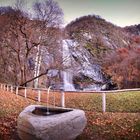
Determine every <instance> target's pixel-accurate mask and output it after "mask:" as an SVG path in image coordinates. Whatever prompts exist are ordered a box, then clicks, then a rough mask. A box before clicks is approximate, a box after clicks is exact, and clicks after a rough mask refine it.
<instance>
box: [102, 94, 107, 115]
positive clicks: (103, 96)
mask: <svg viewBox="0 0 140 140" xmlns="http://www.w3.org/2000/svg"><path fill="white" fill-rule="evenodd" d="M102 111H103V113H104V112H106V94H105V93H102Z"/></svg>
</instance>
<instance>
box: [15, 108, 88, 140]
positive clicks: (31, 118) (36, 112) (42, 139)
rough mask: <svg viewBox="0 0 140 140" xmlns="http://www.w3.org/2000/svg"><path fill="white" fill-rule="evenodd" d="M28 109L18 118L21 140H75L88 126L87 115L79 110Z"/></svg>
mask: <svg viewBox="0 0 140 140" xmlns="http://www.w3.org/2000/svg"><path fill="white" fill-rule="evenodd" d="M47 110H48V108H47V107H44V106H41V105H30V106H28V107H26V108H25V109H24V110H23V111H22V112H21V113H20V115H19V117H18V122H17V124H18V127H17V129H18V135H19V137H20V139H21V140H74V139H75V138H76V137H77V136H78V135H80V134H81V133H82V131H83V129H84V128H85V126H86V123H87V120H86V117H85V113H84V111H82V110H79V109H69V108H60V107H55V108H49V113H48V112H47Z"/></svg>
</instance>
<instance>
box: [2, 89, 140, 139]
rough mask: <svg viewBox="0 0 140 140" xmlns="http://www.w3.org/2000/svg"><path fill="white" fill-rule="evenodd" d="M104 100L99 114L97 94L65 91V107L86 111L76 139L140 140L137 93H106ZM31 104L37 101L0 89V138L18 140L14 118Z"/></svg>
mask: <svg viewBox="0 0 140 140" xmlns="http://www.w3.org/2000/svg"><path fill="white" fill-rule="evenodd" d="M28 96H29V95H28ZM32 96H33V95H32ZM43 98H46V94H45V93H44V95H42V99H43ZM50 98H52V97H50ZM59 99H60V95H58V96H56V104H57V105H60V101H59ZM106 99H107V112H106V113H102V112H101V111H102V98H101V95H100V94H96V93H95V94H87V93H85V94H78V93H66V106H67V107H73V108H80V109H83V110H85V113H86V117H87V120H88V123H87V126H86V128H85V130H84V131H83V133H82V134H81V135H80V136H79V137H78V138H77V139H76V140H94V139H96V140H112V139H113V140H115V139H116V140H120V139H122V140H124V139H126V140H138V139H140V92H126V93H118V94H108V95H107V96H106ZM50 102H51V99H50ZM30 104H40V103H39V102H36V101H33V100H30V99H25V98H23V97H20V96H18V95H15V94H13V93H10V92H4V91H2V90H0V140H19V138H18V135H17V132H16V126H17V124H16V121H17V117H18V115H19V113H20V112H21V111H22V110H23V109H24V108H25V107H26V106H28V105H30ZM44 104H45V105H46V103H44Z"/></svg>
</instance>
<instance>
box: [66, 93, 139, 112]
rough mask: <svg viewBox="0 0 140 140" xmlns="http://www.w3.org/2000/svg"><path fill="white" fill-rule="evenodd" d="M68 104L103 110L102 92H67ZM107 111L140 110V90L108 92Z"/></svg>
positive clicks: (97, 110) (90, 109)
mask: <svg viewBox="0 0 140 140" xmlns="http://www.w3.org/2000/svg"><path fill="white" fill-rule="evenodd" d="M66 106H67V107H74V108H80V109H84V110H87V111H94V112H102V94H96V93H93V94H84V95H83V94H78V93H77V95H76V96H73V95H72V94H71V95H68V97H67V93H66ZM106 112H140V91H135V92H123V93H107V94H106Z"/></svg>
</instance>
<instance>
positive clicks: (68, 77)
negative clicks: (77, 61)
mask: <svg viewBox="0 0 140 140" xmlns="http://www.w3.org/2000/svg"><path fill="white" fill-rule="evenodd" d="M62 44H63V64H64V67H68V69H64V72H63V83H64V90H65V91H75V88H74V86H73V81H72V78H73V74H72V72H71V71H70V68H71V55H70V50H69V46H68V45H69V44H68V40H63V41H62Z"/></svg>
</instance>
